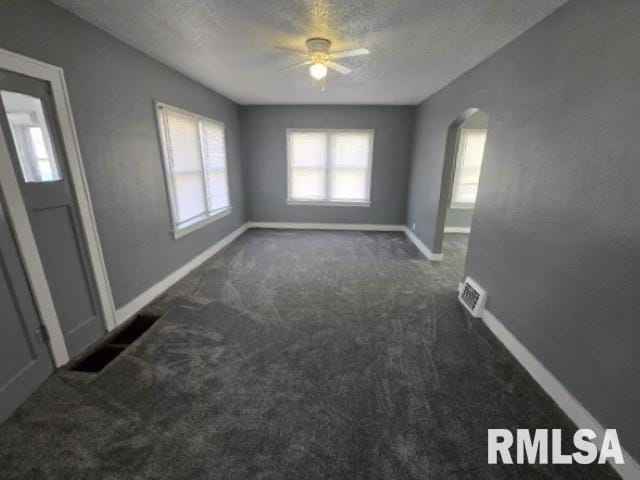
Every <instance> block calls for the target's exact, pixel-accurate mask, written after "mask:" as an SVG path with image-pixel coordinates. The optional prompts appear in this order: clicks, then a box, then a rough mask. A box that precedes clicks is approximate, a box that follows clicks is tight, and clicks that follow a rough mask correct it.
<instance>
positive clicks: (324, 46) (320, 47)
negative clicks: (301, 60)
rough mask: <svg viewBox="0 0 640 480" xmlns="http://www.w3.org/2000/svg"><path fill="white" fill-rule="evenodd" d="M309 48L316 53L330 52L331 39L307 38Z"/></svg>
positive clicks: (311, 52) (312, 52) (310, 51)
mask: <svg viewBox="0 0 640 480" xmlns="http://www.w3.org/2000/svg"><path fill="white" fill-rule="evenodd" d="M306 43H307V50H309V53H310V54H314V53H325V54H328V53H329V49H330V48H331V41H330V40H327V39H326V38H310V39H309V40H307V42H306Z"/></svg>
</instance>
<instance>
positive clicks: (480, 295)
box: [458, 277, 487, 318]
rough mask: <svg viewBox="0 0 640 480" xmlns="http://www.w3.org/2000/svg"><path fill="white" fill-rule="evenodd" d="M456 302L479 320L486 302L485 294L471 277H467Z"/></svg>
mask: <svg viewBox="0 0 640 480" xmlns="http://www.w3.org/2000/svg"><path fill="white" fill-rule="evenodd" d="M458 300H460V303H462V305H464V307H465V308H466V309H467V310H469V312H471V315H473V316H474V317H476V318H481V317H482V313H483V311H484V306H485V303H486V301H487V292H485V291H484V289H483V288H482V287H481V286H480V285H478V283H477V282H476V281H474V280H473V279H472V278H471V277H467V278H466V279H465V280H464V283H463V284H462V286H461V288H460V291H459V293H458Z"/></svg>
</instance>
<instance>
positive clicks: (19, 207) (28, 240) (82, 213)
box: [0, 49, 116, 367]
mask: <svg viewBox="0 0 640 480" xmlns="http://www.w3.org/2000/svg"><path fill="white" fill-rule="evenodd" d="M0 68H2V69H5V70H9V71H12V72H16V73H19V74H22V75H26V76H29V77H33V78H37V79H40V80H44V81H46V82H48V83H49V84H50V85H51V90H52V96H53V103H54V107H55V115H56V117H57V119H58V124H59V127H60V134H61V137H62V148H63V149H64V152H65V154H66V157H67V163H68V168H69V174H70V177H71V178H70V180H71V186H72V192H73V199H74V201H75V202H76V204H77V206H78V212H79V217H80V230H81V236H82V240H83V241H84V242H85V244H86V246H87V251H88V254H89V263H90V269H89V270H90V272H89V274H90V275H92V277H93V280H94V281H95V284H96V286H97V290H98V300H99V301H98V304H99V305H98V307H99V309H100V312H101V314H102V316H103V318H104V321H105V327H106V329H107V331H110V330H113V329H114V328H115V327H116V311H115V304H114V301H113V295H112V293H111V286H110V284H109V278H108V276H107V269H106V266H105V263H104V256H103V254H102V247H101V245H100V238H99V236H98V229H97V226H96V221H95V217H94V215H93V208H92V205H91V197H90V195H89V187H88V184H87V179H86V175H85V172H84V167H83V164H82V156H81V154H80V145H79V143H78V136H77V134H76V128H75V124H74V121H73V114H72V112H71V104H70V102H69V93H68V91H67V85H66V82H65V79H64V72H63V70H62V68H60V67H56V66H54V65H50V64H47V63H43V62H40V61H38V60H34V59H32V58H29V57H25V56H23V55H19V54H16V53H13V52H10V51H8V50H3V49H0ZM6 140H7V139H6V138H5V137H4V134H3V132H2V130H1V129H0V188H1V189H2V192H3V194H4V197H5V202H6V206H7V212H6V214H7V217H8V218H9V220H10V222H11V225H12V226H13V229H14V233H15V237H16V242H17V244H18V250H19V251H20V256H21V259H22V262H23V264H24V267H25V271H26V273H27V278H28V280H29V285H30V287H31V289H32V292H33V297H34V301H35V303H36V307H37V309H38V313H39V314H40V317H41V320H42V323H43V324H44V325H45V326H46V327H47V330H48V332H49V338H50V348H51V353H52V355H53V359H54V362H55V364H56V366H58V367H59V366H61V365H64V364H66V363H67V362H68V361H69V353H68V351H67V347H66V345H65V342H64V337H63V335H62V329H61V328H60V322H59V320H58V316H57V314H56V310H55V307H54V304H53V299H52V296H51V291H50V289H49V284H48V283H47V279H46V276H45V273H44V268H43V266H42V262H41V260H40V256H39V254H38V248H37V246H36V241H35V237H34V235H33V231H32V229H31V225H30V223H29V217H28V214H27V209H26V207H25V204H24V200H23V198H22V194H21V192H20V186H19V184H18V180H17V176H16V173H17V172H16V171H15V169H14V167H13V164H12V162H11V157H10V154H9V150H8V148H7V142H6Z"/></svg>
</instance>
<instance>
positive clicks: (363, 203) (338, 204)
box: [287, 200, 371, 207]
mask: <svg viewBox="0 0 640 480" xmlns="http://www.w3.org/2000/svg"><path fill="white" fill-rule="evenodd" d="M287 205H311V206H315V207H369V206H371V202H366V201H359V202H338V201H336V202H332V201H326V200H325V201H323V200H287Z"/></svg>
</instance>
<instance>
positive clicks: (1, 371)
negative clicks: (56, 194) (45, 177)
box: [0, 204, 53, 422]
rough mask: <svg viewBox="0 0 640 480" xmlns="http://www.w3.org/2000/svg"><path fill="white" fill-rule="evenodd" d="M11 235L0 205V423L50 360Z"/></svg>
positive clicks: (30, 389) (39, 379)
mask: <svg viewBox="0 0 640 480" xmlns="http://www.w3.org/2000/svg"><path fill="white" fill-rule="evenodd" d="M19 258H20V257H19V255H18V251H17V248H16V245H15V242H14V239H13V234H12V232H11V229H10V227H9V224H8V223H7V219H6V216H5V215H4V210H3V209H2V205H1V204H0V305H1V306H2V326H1V328H2V335H0V422H2V421H4V420H5V419H6V418H7V417H8V416H9V415H10V414H11V413H12V412H13V410H15V408H16V407H18V405H20V404H21V403H22V402H23V401H24V400H25V399H26V398H27V397H28V396H29V395H30V394H31V393H32V392H33V391H34V390H35V389H36V388H37V387H38V386H39V385H40V384H41V383H42V382H43V381H44V380H45V379H46V378H47V377H48V376H49V375H50V374H51V372H53V361H52V359H51V355H50V353H49V351H48V348H47V346H46V344H45V343H44V342H43V341H42V340H44V337H43V336H42V334H41V335H40V339H38V338H37V335H36V332H38V331H39V329H40V328H41V326H40V319H39V317H38V313H37V310H36V307H35V305H34V302H33V298H32V297H31V291H30V289H29V285H28V283H27V279H26V276H25V273H24V270H23V268H22V264H21V262H20V259H19Z"/></svg>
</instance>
